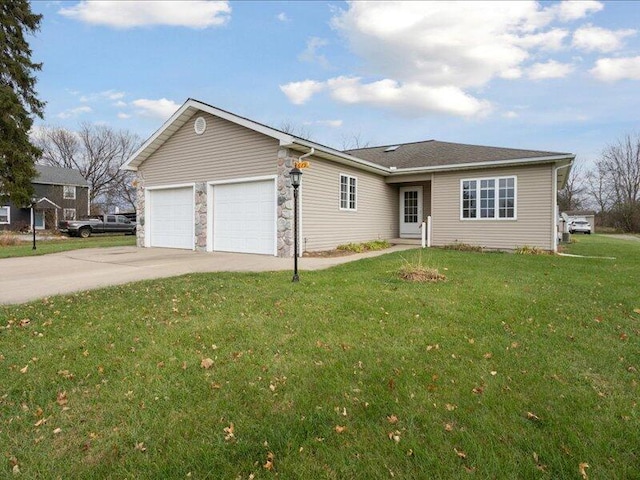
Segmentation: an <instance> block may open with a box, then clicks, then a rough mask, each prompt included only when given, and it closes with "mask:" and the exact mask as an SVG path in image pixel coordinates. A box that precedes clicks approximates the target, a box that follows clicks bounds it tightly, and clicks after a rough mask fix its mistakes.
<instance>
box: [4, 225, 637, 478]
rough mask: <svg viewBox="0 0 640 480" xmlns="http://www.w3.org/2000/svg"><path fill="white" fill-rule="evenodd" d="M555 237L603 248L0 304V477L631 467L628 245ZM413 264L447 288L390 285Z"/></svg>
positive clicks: (363, 474) (523, 472)
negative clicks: (433, 272) (206, 362)
mask: <svg viewBox="0 0 640 480" xmlns="http://www.w3.org/2000/svg"><path fill="white" fill-rule="evenodd" d="M569 249H570V251H571V252H573V253H579V254H586V255H599V256H615V257H616V260H605V259H587V258H569V257H555V256H550V255H539V256H538V255H512V254H504V253H503V254H501V253H476V252H460V251H451V250H439V249H433V250H429V251H425V252H422V253H420V251H419V250H415V251H404V252H400V253H396V254H389V255H384V256H381V257H377V258H374V259H366V260H361V261H358V262H354V263H350V264H345V265H342V266H340V267H337V268H333V269H331V270H325V271H317V272H306V271H304V270H303V271H302V272H301V281H300V283H297V284H292V283H291V281H290V278H291V276H290V273H288V272H281V273H263V274H231V273H229V274H197V275H187V276H182V277H178V278H173V279H164V280H158V281H147V282H140V283H135V284H131V285H128V286H121V287H113V288H109V289H105V290H100V291H93V292H88V293H81V294H76V295H70V296H64V297H55V298H49V299H47V300H42V301H38V302H33V303H30V304H25V305H21V306H12V307H0V325H2V326H3V329H2V330H0V354H1V356H0V371H1V372H2V377H1V378H2V382H0V452H1V453H2V458H3V461H4V464H3V465H0V477H2V476H9V475H10V472H11V469H12V467H13V465H14V464H15V463H16V462H17V465H18V468H19V469H20V471H21V473H22V478H114V479H116V478H117V479H123V478H131V479H133V478H135V479H157V478H187V476H188V475H190V478H196V479H201V478H210V479H219V478H229V479H235V478H243V479H247V478H249V476H250V475H251V474H253V475H254V476H255V478H272V477H274V476H275V475H276V474H278V477H280V478H304V479H309V478H336V479H337V478H366V479H370V478H390V477H391V476H395V478H430V479H431V478H443V479H449V478H468V477H470V478H474V477H475V478H509V479H510V478H514V479H515V478H518V479H527V478H532V479H534V478H535V479H539V478H549V479H558V478H568V479H581V478H582V477H581V475H580V473H579V466H580V464H581V463H588V464H589V468H587V469H586V473H587V474H588V475H589V478H593V479H605V478H606V479H616V478H619V479H633V478H640V469H639V468H638V465H640V422H639V412H638V398H640V388H639V386H638V385H639V382H640V374H639V371H640V353H639V349H638V341H639V336H640V314H638V313H637V312H636V311H634V310H635V309H640V297H639V296H638V285H639V284H640V244H636V243H633V242H630V241H627V242H624V241H622V240H616V239H610V238H605V237H599V236H598V235H592V236H590V237H585V238H584V239H582V238H581V239H580V241H579V242H578V243H576V244H574V245H571V246H569ZM417 261H421V262H422V264H424V265H427V266H431V267H433V268H437V269H438V270H439V272H441V273H443V274H445V275H446V281H444V282H438V283H409V282H405V281H402V280H400V279H399V278H398V276H397V272H398V270H399V269H400V268H401V266H402V265H403V264H404V263H406V262H417ZM301 266H302V267H303V268H304V263H302V264H301ZM26 319H28V320H29V322H28V324H27V322H26ZM21 321H23V322H22V323H23V326H20V322H21ZM207 358H210V359H211V360H212V361H213V364H212V366H211V368H208V369H205V368H203V367H201V361H202V360H203V359H207ZM22 372H24V373H22ZM63 392H66V403H65V397H64V396H63V395H62V394H63ZM58 400H60V401H59V402H58ZM395 418H397V422H396V423H391V422H393V421H394V419H395ZM43 419H46V423H41V421H42V420H43ZM390 420H391V421H390ZM231 423H233V425H234V430H233V434H234V437H233V438H228V440H225V436H227V433H226V432H225V431H224V429H225V428H228V427H229V426H230V424H231ZM337 426H339V427H344V429H339V430H342V431H341V432H340V433H339V432H337V431H336V427H337ZM58 428H59V429H60V431H59V432H58V433H56V431H57V430H56V429H58ZM390 434H391V438H390V437H389V435H390ZM394 436H395V437H397V439H398V440H399V441H398V442H396V441H395V440H394V439H393V437H394ZM136 446H138V448H136ZM143 450H144V451H143ZM269 452H272V453H273V456H274V460H273V465H274V469H273V470H271V471H270V470H267V469H265V468H264V467H263V465H264V464H265V463H266V462H267V455H268V454H269ZM456 452H458V453H456ZM463 457H464V458H463ZM536 459H537V460H536Z"/></svg>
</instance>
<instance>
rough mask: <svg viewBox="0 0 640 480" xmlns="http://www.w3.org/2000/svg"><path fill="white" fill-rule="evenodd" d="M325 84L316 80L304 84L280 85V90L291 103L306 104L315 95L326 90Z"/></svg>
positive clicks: (303, 82) (306, 81)
mask: <svg viewBox="0 0 640 480" xmlns="http://www.w3.org/2000/svg"><path fill="white" fill-rule="evenodd" d="M324 88H325V84H324V83H323V82H316V81H315V80H304V81H302V82H291V83H287V84H286V85H280V90H282V92H283V93H284V94H285V95H286V96H287V98H288V99H289V101H290V102H291V103H293V104H295V105H302V104H304V103H306V102H307V101H308V100H309V99H310V98H311V97H312V96H313V95H314V94H316V93H318V92H320V91H322V90H324Z"/></svg>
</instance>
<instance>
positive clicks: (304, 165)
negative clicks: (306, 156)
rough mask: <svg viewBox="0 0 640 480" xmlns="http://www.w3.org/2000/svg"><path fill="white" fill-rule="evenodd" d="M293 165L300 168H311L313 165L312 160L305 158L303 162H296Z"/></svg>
mask: <svg viewBox="0 0 640 480" xmlns="http://www.w3.org/2000/svg"><path fill="white" fill-rule="evenodd" d="M293 166H294V167H296V168H300V169H303V168H309V167H310V166H311V162H308V161H306V160H303V161H302V162H300V161H298V162H295V163H294V164H293Z"/></svg>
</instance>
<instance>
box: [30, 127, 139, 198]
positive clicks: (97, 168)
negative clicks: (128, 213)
mask: <svg viewBox="0 0 640 480" xmlns="http://www.w3.org/2000/svg"><path fill="white" fill-rule="evenodd" d="M140 143H141V141H140V138H139V137H138V136H137V135H136V134H135V133H132V132H129V131H126V130H118V131H116V130H113V129H112V128H111V127H108V126H106V125H93V124H90V123H82V124H81V125H80V129H79V130H78V131H76V132H72V131H69V130H66V129H64V128H59V127H45V128H43V129H41V130H40V131H39V132H38V133H37V134H36V138H35V144H36V145H37V146H38V147H39V148H40V149H41V150H42V156H41V159H40V162H41V163H43V164H44V165H51V166H57V167H64V168H74V169H77V170H79V171H80V173H81V174H82V176H83V177H84V178H85V179H86V180H87V181H88V182H89V187H90V202H91V205H92V210H95V209H96V208H97V209H102V210H110V209H112V208H114V207H115V206H118V207H121V208H127V209H129V208H130V209H134V208H135V193H134V192H133V190H132V186H131V183H132V180H133V179H132V175H131V172H125V171H122V170H120V166H121V165H122V164H123V163H124V162H125V161H126V160H127V159H128V158H129V157H130V156H131V155H132V154H133V152H134V151H135V150H136V149H137V148H138V146H139V145H140Z"/></svg>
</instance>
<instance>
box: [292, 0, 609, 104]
mask: <svg viewBox="0 0 640 480" xmlns="http://www.w3.org/2000/svg"><path fill="white" fill-rule="evenodd" d="M602 8H603V4H602V3H601V2H597V1H584V2H560V3H553V4H550V3H546V2H544V3H543V2H537V1H512V2H444V1H443V2H435V1H430V2H411V1H408V2H401V1H391V2H383V1H354V2H349V3H348V4H347V7H345V8H344V9H336V10H335V13H334V17H333V18H332V21H331V24H332V27H333V28H334V29H335V30H337V31H338V32H339V33H340V34H341V35H342V37H343V38H344V39H345V40H346V42H347V43H348V45H349V48H350V50H351V51H352V52H353V54H354V55H355V56H357V57H358V59H359V62H358V65H359V70H358V75H357V76H356V75H354V73H355V72H345V74H342V75H340V76H336V77H335V78H330V79H317V80H316V79H306V80H305V81H303V82H291V83H288V84H286V85H281V87H280V88H281V89H282V91H283V92H284V93H285V94H286V95H287V97H288V98H289V100H290V101H291V102H293V103H296V104H303V103H305V102H307V101H308V100H309V99H310V98H311V97H312V96H313V95H315V94H317V93H318V92H321V91H322V90H325V89H326V90H328V91H329V93H330V95H331V97H332V98H333V99H335V100H336V101H339V102H342V103H351V104H368V105H376V106H379V107H382V108H391V109H396V110H401V111H407V112H408V113H411V114H421V113H422V114H429V113H434V112H436V113H438V112H439V113H446V114H450V115H459V116H466V117H468V116H476V115H484V114H486V113H487V112H489V111H490V110H491V104H490V102H488V101H487V100H486V99H483V98H480V96H481V94H479V93H477V92H481V91H483V90H482V88H483V87H485V86H486V85H487V84H488V83H489V82H491V81H492V80H494V79H496V78H503V79H509V80H515V79H519V78H522V77H525V76H526V77H528V78H532V79H543V78H561V77H565V76H567V75H569V74H570V73H571V72H572V71H573V70H574V68H575V67H574V66H573V65H571V64H568V63H558V62H556V61H554V60H551V59H549V58H548V52H549V51H558V50H562V49H566V48H567V47H570V46H571V45H570V40H571V33H570V30H569V29H568V28H564V27H563V26H562V25H561V23H562V22H572V21H575V20H578V19H582V18H584V17H586V16H588V15H590V14H593V13H595V12H597V11H599V10H602ZM561 27H563V28H561ZM312 40H313V39H310V40H309V41H308V43H307V49H306V50H305V52H303V54H301V55H300V57H299V58H300V59H303V60H313V59H315V60H317V56H318V54H317V52H318V48H320V47H322V46H323V44H321V43H320V42H319V41H318V40H320V39H318V40H313V41H312Z"/></svg>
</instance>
